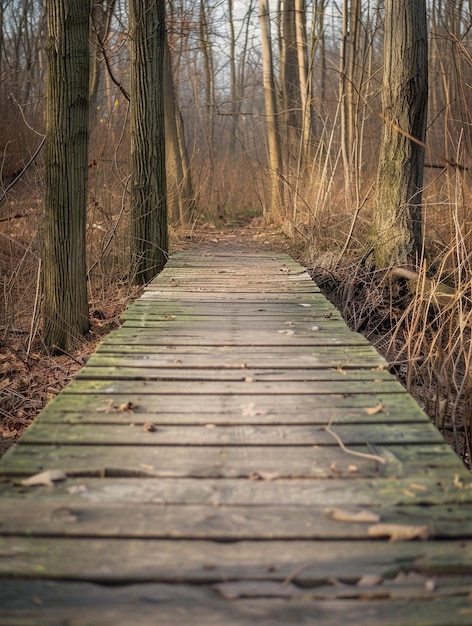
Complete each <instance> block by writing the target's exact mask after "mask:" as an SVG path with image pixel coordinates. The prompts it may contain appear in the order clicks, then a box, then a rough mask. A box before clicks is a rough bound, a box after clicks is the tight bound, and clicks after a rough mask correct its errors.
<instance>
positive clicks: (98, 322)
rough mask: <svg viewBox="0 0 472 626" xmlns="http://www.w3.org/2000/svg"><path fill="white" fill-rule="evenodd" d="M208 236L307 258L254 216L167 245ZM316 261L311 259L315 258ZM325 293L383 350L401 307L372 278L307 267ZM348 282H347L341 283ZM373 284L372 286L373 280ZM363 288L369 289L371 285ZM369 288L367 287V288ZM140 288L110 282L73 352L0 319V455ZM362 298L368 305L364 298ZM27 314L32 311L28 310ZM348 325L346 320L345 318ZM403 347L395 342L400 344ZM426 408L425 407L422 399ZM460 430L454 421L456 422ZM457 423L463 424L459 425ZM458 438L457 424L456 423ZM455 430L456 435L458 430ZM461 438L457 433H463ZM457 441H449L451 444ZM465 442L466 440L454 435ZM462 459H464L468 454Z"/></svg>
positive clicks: (420, 396) (196, 243)
mask: <svg viewBox="0 0 472 626" xmlns="http://www.w3.org/2000/svg"><path fill="white" fill-rule="evenodd" d="M208 243H222V244H228V245H231V244H237V245H238V247H240V248H241V247H242V248H243V249H245V248H247V250H248V251H249V250H251V249H254V248H257V249H259V250H260V249H261V248H267V249H270V250H274V251H277V252H285V253H287V254H289V255H291V256H292V257H294V258H295V259H296V260H298V261H300V262H301V263H302V264H305V265H308V266H310V261H309V260H307V257H306V252H304V246H302V245H299V244H298V245H297V244H294V243H293V242H292V241H291V240H290V239H288V238H287V237H285V235H284V234H283V233H282V230H281V229H280V228H274V229H272V230H271V229H267V227H264V226H263V224H262V222H261V220H260V219H259V218H256V219H253V220H252V221H247V222H241V223H240V224H234V222H228V221H225V220H224V219H223V220H216V221H215V222H211V221H208V222H205V223H203V224H200V225H198V226H197V227H195V228H193V229H192V230H191V231H189V232H188V233H183V234H179V235H178V236H173V237H172V243H171V251H173V252H175V251H177V250H182V249H192V248H198V247H200V246H202V245H205V244H208ZM315 265H316V263H315ZM310 272H311V273H312V275H313V277H314V278H315V280H316V281H317V283H318V285H319V286H320V288H321V289H322V290H323V292H324V293H325V295H326V296H327V297H328V298H329V299H330V300H331V301H332V302H334V304H335V305H336V306H337V307H338V308H339V309H340V310H341V311H342V312H343V311H344V313H347V315H345V317H346V318H347V319H346V321H348V323H349V322H352V318H353V316H352V314H351V312H352V311H356V314H355V315H354V317H356V316H357V317H358V318H359V317H360V316H359V315H358V314H357V312H358V311H361V312H362V317H361V318H360V322H359V319H357V320H356V321H357V323H356V324H355V326H356V328H355V330H358V331H359V332H362V333H363V334H364V335H365V336H366V337H367V338H368V339H369V340H370V341H371V342H372V343H373V344H374V346H375V347H376V348H377V350H378V351H379V352H381V353H382V354H383V355H384V356H385V355H386V354H387V352H388V350H389V347H391V345H390V342H391V339H392V335H393V331H392V329H393V328H395V325H396V323H397V321H398V317H399V316H401V313H402V307H401V306H400V308H398V307H397V310H396V313H397V315H396V317H395V312H394V310H393V309H392V307H389V306H388V302H385V301H384V302H383V303H382V302H379V300H378V298H377V299H375V298H371V297H370V296H371V294H372V286H371V285H368V284H367V281H365V283H364V284H362V286H359V285H360V283H361V282H362V281H359V284H358V285H356V286H355V288H353V282H354V281H353V278H352V268H351V269H349V267H346V268H343V267H342V266H340V267H337V268H336V271H329V270H326V269H324V270H323V269H321V268H317V267H315V269H312V270H310ZM347 287H349V288H347ZM374 288H375V287H374ZM369 289H370V290H371V291H369ZM366 290H367V291H366ZM139 295H140V290H138V289H134V291H133V290H132V291H130V290H129V288H127V289H125V288H124V287H123V286H117V287H113V288H112V290H111V291H109V293H107V294H105V297H104V298H102V299H101V300H100V301H99V303H98V304H97V303H96V304H95V306H94V308H93V309H92V311H91V329H90V332H89V333H88V335H87V336H86V337H85V338H84V340H83V342H82V343H81V344H80V346H78V348H77V350H76V351H74V353H73V354H63V355H61V356H54V357H53V356H48V355H45V354H44V351H43V350H42V349H41V347H42V346H41V339H40V334H39V333H37V332H36V333H35V335H34V336H33V337H31V332H28V330H27V329H26V328H23V329H22V328H14V327H13V328H12V327H9V326H5V327H3V328H2V327H0V331H1V332H2V334H1V335H0V456H1V455H2V454H3V453H5V452H6V450H7V449H8V448H9V447H10V446H11V445H12V444H13V443H14V442H15V441H16V440H17V439H18V437H19V436H20V435H21V434H22V433H23V431H24V430H25V429H26V428H27V426H28V425H29V424H30V423H31V422H32V421H33V420H34V418H35V416H36V415H37V414H38V413H39V412H40V411H41V410H42V409H43V407H44V406H45V405H46V404H47V402H49V401H50V400H51V399H53V398H54V397H55V396H56V395H57V394H58V393H59V392H60V391H61V390H62V389H63V387H64V386H65V385H67V383H68V382H70V381H71V380H72V379H73V377H74V375H75V374H76V373H77V372H78V370H80V368H81V367H83V366H84V365H85V363H86V362H87V359H88V358H89V356H90V355H91V354H92V353H93V352H94V351H95V349H96V347H97V345H98V344H99V343H100V341H101V340H102V339H103V337H104V336H105V335H106V334H107V333H108V332H110V331H111V330H113V329H115V328H118V327H119V325H120V315H121V313H122V312H123V310H124V309H125V308H126V306H127V305H128V304H129V302H130V300H131V299H133V298H135V297H138V296H139ZM366 303H368V304H367V306H366ZM30 316H31V313H30ZM351 327H352V323H351ZM400 351H401V346H400ZM392 371H393V372H394V373H395V374H396V375H397V377H398V378H399V380H400V381H401V382H403V383H404V382H405V371H404V370H403V369H402V368H401V367H400V368H396V367H392ZM427 387H428V386H427V384H426V385H425V384H422V385H419V386H418V388H417V389H414V390H412V392H413V395H414V397H416V399H417V401H418V402H419V403H420V404H421V405H422V406H425V404H427V402H425V395H426V394H427V393H429V392H428V389H427ZM426 408H427V407H426ZM447 426H448V425H447V424H446V428H445V429H444V430H443V434H444V436H445V439H446V440H447V441H448V442H449V443H450V444H451V445H452V446H453V448H455V449H456V450H459V445H458V442H457V440H456V441H455V442H454V441H453V440H452V437H451V431H452V428H451V424H449V428H448V427H447ZM459 430H460V429H459ZM462 430H463V429H462ZM454 432H455V436H456V438H457V436H458V435H457V432H458V429H456V428H454ZM459 436H460V435H459ZM462 438H463V435H462ZM454 444H455V445H454ZM459 444H460V446H461V449H465V447H466V446H465V445H464V442H463V441H461V442H459ZM463 456H464V457H465V461H466V462H467V463H468V464H470V463H469V459H468V458H467V457H466V455H463Z"/></svg>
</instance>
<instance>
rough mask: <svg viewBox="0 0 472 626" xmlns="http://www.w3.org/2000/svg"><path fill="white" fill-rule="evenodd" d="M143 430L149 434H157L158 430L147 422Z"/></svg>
mask: <svg viewBox="0 0 472 626" xmlns="http://www.w3.org/2000/svg"><path fill="white" fill-rule="evenodd" d="M143 430H144V431H146V432H148V433H155V432H156V430H157V428H156V427H155V426H154V424H152V423H151V422H146V423H145V424H143Z"/></svg>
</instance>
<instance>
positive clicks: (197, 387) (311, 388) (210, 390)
mask: <svg viewBox="0 0 472 626" xmlns="http://www.w3.org/2000/svg"><path fill="white" fill-rule="evenodd" d="M337 377H338V378H337V380H323V379H322V380H318V381H316V380H313V381H309V382H304V381H293V382H292V381H286V382H284V384H283V385H281V384H280V383H278V382H275V381H274V382H270V381H269V382H265V381H258V380H255V381H250V380H249V381H241V382H232V381H221V382H218V381H211V380H210V381H205V380H188V381H185V393H186V394H187V395H190V396H195V395H225V394H226V395H235V396H248V395H249V396H250V395H255V396H258V395H269V396H279V395H280V396H282V395H285V396H287V395H291V396H294V395H297V396H301V395H314V394H324V395H326V394H329V393H332V394H359V393H372V394H406V391H405V389H404V387H402V386H401V385H400V383H399V382H397V381H396V380H393V379H388V378H386V377H384V376H379V377H378V378H376V379H374V380H372V377H369V378H367V379H364V380H362V379H361V380H346V378H345V377H344V376H343V375H342V374H340V373H338V374H337ZM182 384H183V382H182V381H179V380H163V381H152V380H151V381H142V380H134V381H130V380H119V381H116V380H112V379H111V380H100V379H98V380H83V379H80V378H77V379H76V380H73V381H72V382H71V383H70V384H69V385H68V386H67V387H65V388H64V390H63V392H62V393H63V394H64V395H68V394H80V395H84V394H90V393H92V394H96V393H102V394H108V395H110V394H111V395H113V394H116V393H120V394H122V395H123V394H141V395H154V396H158V395H180V394H181V393H182Z"/></svg>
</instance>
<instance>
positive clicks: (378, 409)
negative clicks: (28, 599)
mask: <svg viewBox="0 0 472 626" xmlns="http://www.w3.org/2000/svg"><path fill="white" fill-rule="evenodd" d="M364 411H365V412H366V413H367V415H377V414H378V413H386V412H387V409H386V408H385V406H384V405H383V404H382V402H379V404H378V405H377V406H373V407H367V408H365V409H364Z"/></svg>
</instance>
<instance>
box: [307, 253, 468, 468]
mask: <svg viewBox="0 0 472 626" xmlns="http://www.w3.org/2000/svg"><path fill="white" fill-rule="evenodd" d="M326 265H327V264H325V266H324V267H321V266H318V267H316V268H314V269H312V270H311V272H312V276H313V278H314V279H315V280H316V282H317V283H318V285H319V287H320V288H321V289H322V291H323V292H324V294H325V295H326V296H327V297H328V298H329V299H330V300H331V301H332V302H333V304H334V305H335V306H336V307H337V308H338V309H339V310H340V311H341V313H342V314H343V316H344V319H345V320H346V321H347V323H348V324H349V326H350V327H351V328H352V329H353V330H355V331H357V332H360V333H362V334H363V335H364V336H365V337H366V338H367V339H368V340H369V341H370V342H371V343H372V344H373V345H374V346H375V347H376V348H377V350H378V351H379V352H380V353H381V354H383V355H384V356H385V358H386V360H387V361H388V362H389V364H390V370H391V371H392V373H394V374H395V375H396V376H397V378H398V379H399V380H400V382H401V383H402V384H403V385H404V386H405V387H406V389H407V390H408V391H409V392H410V393H411V394H412V395H413V397H414V398H415V399H416V400H417V402H418V403H419V404H420V406H422V407H423V408H424V410H425V411H426V412H427V413H428V415H429V416H430V418H431V420H432V422H433V423H434V424H435V425H436V426H437V427H438V428H439V430H440V431H441V432H442V434H443V436H444V438H445V440H446V441H448V442H449V443H450V444H451V446H452V448H453V449H454V450H455V451H456V452H457V454H458V455H459V456H460V457H461V458H462V459H463V460H464V462H465V463H466V465H467V466H469V467H470V466H471V460H472V456H471V442H472V396H471V392H472V380H471V371H470V362H471V356H472V355H471V351H472V343H471V322H472V307H471V297H470V286H469V288H463V289H458V288H457V286H456V288H455V289H452V288H450V287H449V288H448V287H447V286H444V285H443V284H442V283H440V282H439V281H438V280H434V279H433V280H431V279H430V278H428V277H427V275H426V272H420V274H418V275H417V274H414V273H413V272H411V273H410V274H408V273H406V276H407V277H405V276H404V275H402V274H405V273H402V272H395V271H392V270H390V271H383V272H375V271H373V270H372V269H370V268H369V267H367V266H366V265H364V264H362V263H357V264H351V265H348V264H347V263H344V264H342V263H341V264H334V265H333V266H332V267H326Z"/></svg>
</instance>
